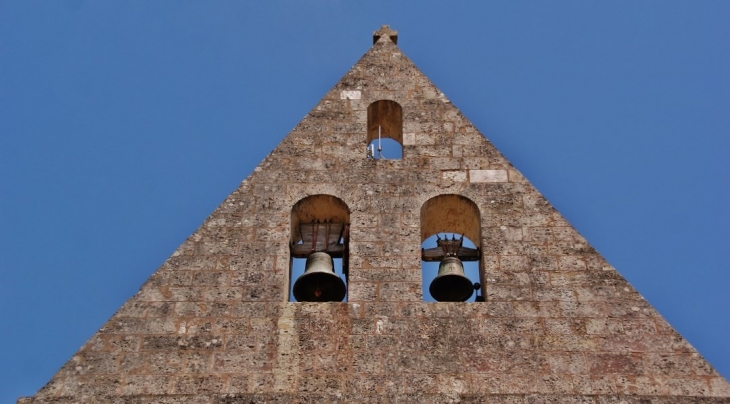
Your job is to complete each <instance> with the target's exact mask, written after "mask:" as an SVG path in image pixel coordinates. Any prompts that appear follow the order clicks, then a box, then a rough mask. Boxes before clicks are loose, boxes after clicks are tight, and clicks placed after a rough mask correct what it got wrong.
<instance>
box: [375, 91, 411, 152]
mask: <svg viewBox="0 0 730 404" xmlns="http://www.w3.org/2000/svg"><path fill="white" fill-rule="evenodd" d="M367 144H368V157H371V158H374V159H386V160H388V159H400V158H402V157H403V108H401V106H400V104H398V103H397V102H395V101H390V100H379V101H375V102H373V103H372V104H370V105H369V106H368V132H367Z"/></svg>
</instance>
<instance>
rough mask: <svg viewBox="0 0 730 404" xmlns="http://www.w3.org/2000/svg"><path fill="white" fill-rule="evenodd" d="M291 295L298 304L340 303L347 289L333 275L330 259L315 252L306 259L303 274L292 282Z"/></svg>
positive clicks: (332, 265) (332, 264) (335, 275)
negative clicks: (292, 294)
mask: <svg viewBox="0 0 730 404" xmlns="http://www.w3.org/2000/svg"><path fill="white" fill-rule="evenodd" d="M293 293H294V298H295V299H297V301H298V302H341V301H342V299H344V298H345V293H347V288H346V287H345V282H343V281H342V279H341V278H340V277H339V276H337V274H335V269H334V261H333V260H332V257H331V256H330V255H329V254H327V253H325V252H315V253H312V254H310V255H309V257H307V263H306V264H305V266H304V274H302V276H300V277H299V279H297V281H296V282H294V290H293Z"/></svg>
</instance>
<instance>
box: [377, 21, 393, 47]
mask: <svg viewBox="0 0 730 404" xmlns="http://www.w3.org/2000/svg"><path fill="white" fill-rule="evenodd" d="M381 37H387V38H390V40H391V41H393V43H394V44H398V31H395V30H392V29H390V26H389V25H383V26H382V27H380V29H379V30H377V31H375V32H373V45H375V44H376V43H377V42H378V41H379V40H380V38H381Z"/></svg>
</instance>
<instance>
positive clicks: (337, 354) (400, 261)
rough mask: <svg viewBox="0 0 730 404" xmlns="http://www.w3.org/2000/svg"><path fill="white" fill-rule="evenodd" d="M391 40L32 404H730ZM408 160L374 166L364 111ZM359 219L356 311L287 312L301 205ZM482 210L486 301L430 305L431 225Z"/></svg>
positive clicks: (721, 382)
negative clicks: (314, 198)
mask: <svg viewBox="0 0 730 404" xmlns="http://www.w3.org/2000/svg"><path fill="white" fill-rule="evenodd" d="M391 35H395V33H394V32H389V31H385V34H383V33H382V32H381V34H380V35H379V36H380V39H379V40H378V42H377V43H376V44H375V45H373V47H372V48H371V49H370V50H369V51H368V52H367V53H366V54H365V55H364V56H363V57H362V59H361V60H360V61H359V62H358V63H357V64H356V65H355V66H354V67H353V68H352V70H351V71H350V72H348V73H347V74H346V75H345V76H344V77H343V78H342V79H341V81H340V82H339V83H338V84H337V85H336V86H335V87H334V88H333V89H332V90H331V91H329V92H328V93H327V94H326V95H325V96H324V98H323V99H322V100H321V101H320V103H319V104H318V105H317V106H316V107H315V108H314V109H313V110H312V111H311V112H310V113H309V114H308V115H307V116H306V117H305V118H304V119H303V120H302V121H301V123H299V124H298V125H297V126H296V127H295V128H294V130H292V132H291V133H290V134H289V135H288V136H287V137H286V138H285V139H284V141H283V142H282V143H281V144H280V145H279V146H278V147H277V148H276V149H275V150H274V151H273V152H272V153H271V154H270V155H269V156H268V157H266V158H265V160H264V161H263V162H262V163H261V164H260V165H259V166H258V167H257V168H256V169H255V171H254V173H253V174H252V175H251V176H250V177H249V178H247V179H246V180H245V181H244V182H243V183H242V184H241V186H240V187H239V188H238V189H236V190H235V191H234V192H233V193H232V194H231V195H230V196H229V197H228V198H227V199H226V200H225V201H224V202H223V203H222V204H221V205H220V206H219V207H218V208H217V209H216V211H215V212H213V214H212V215H211V216H210V217H209V218H208V219H207V220H206V221H205V222H204V223H203V224H202V226H201V227H200V228H199V229H198V230H197V231H195V233H193V234H192V235H191V236H190V237H189V238H188V240H187V241H185V242H184V243H183V244H182V245H181V246H180V247H179V248H178V249H177V251H175V253H174V254H173V255H172V256H171V257H170V258H169V259H168V260H167V262H165V263H164V265H162V267H161V268H159V269H158V270H157V271H156V272H155V273H154V274H153V275H152V277H151V278H150V279H149V280H148V281H147V282H146V283H145V284H144V285H143V286H142V288H141V289H140V291H139V292H138V293H137V294H136V295H135V296H134V297H132V298H131V299H130V300H129V301H128V302H126V303H125V304H124V305H123V306H122V307H121V308H120V309H119V311H118V312H117V313H116V314H114V316H113V317H112V318H111V319H110V320H109V321H108V322H107V323H106V324H105V325H104V326H103V327H102V328H101V329H100V330H99V331H98V332H97V333H96V334H95V335H94V336H92V337H91V339H90V340H89V341H88V342H87V343H86V344H85V345H84V346H83V347H82V348H81V349H80V350H79V351H78V352H77V353H76V354H75V355H74V356H73V357H72V358H71V359H70V360H69V362H68V363H66V364H65V365H64V366H63V367H62V368H61V369H60V370H59V372H58V373H57V374H56V375H55V376H54V377H53V378H52V380H51V381H50V382H49V383H48V384H47V385H46V386H45V387H43V388H42V389H41V390H40V391H39V392H38V393H37V394H36V395H35V396H33V397H31V398H24V399H20V400H19V403H28V404H29V403H92V402H93V403H96V402H115V403H152V402H154V403H200V404H204V403H205V404H210V403H220V404H222V403H264V402H277V403H279V402H280V403H294V402H342V403H345V402H347V403H353V402H355V403H358V402H361V403H379V402H382V403H392V402H399V403H426V402H433V403H442V402H463V403H477V402H478V403H619V402H623V403H639V402H642V403H645V402H651V403H675V402H686V403H711V402H712V403H719V402H725V403H726V402H730V398H728V397H730V385H728V383H727V381H726V380H725V379H723V378H722V377H721V376H720V375H719V374H718V373H717V372H716V371H715V370H714V369H713V368H712V367H711V366H710V365H709V364H708V363H707V362H706V361H705V360H704V359H703V358H702V357H701V356H700V355H699V354H698V353H697V352H696V351H695V349H694V348H693V347H691V346H690V345H689V344H688V343H687V341H686V340H684V339H683V338H682V337H681V336H680V335H679V334H677V332H676V331H674V330H673V329H672V328H671V327H670V326H669V325H668V324H667V322H666V321H665V320H664V319H663V318H662V317H661V316H660V315H659V314H657V313H656V311H655V310H654V309H653V308H652V307H651V306H650V305H649V304H648V303H647V302H646V301H645V300H644V299H643V298H642V297H641V296H640V295H639V294H638V293H637V292H636V291H635V290H634V289H633V288H632V287H631V286H630V285H629V284H628V283H627V282H626V281H625V280H624V279H623V278H622V277H621V275H620V274H619V273H618V272H617V271H616V270H615V269H614V268H612V267H611V266H610V265H609V264H607V263H606V262H605V260H604V259H603V258H602V257H601V256H600V255H599V254H598V253H597V252H596V251H595V250H594V249H593V248H592V247H591V246H590V245H589V244H588V242H587V241H586V240H585V239H584V238H583V237H581V236H580V234H578V233H577V232H576V231H575V230H574V229H573V228H572V227H571V226H570V225H569V224H568V223H567V222H566V221H565V220H564V219H563V218H562V216H561V215H560V214H559V213H558V212H557V211H556V210H555V209H554V208H553V207H552V206H551V205H550V204H549V203H548V202H547V201H546V200H545V199H544V198H543V197H542V196H541V195H540V193H539V192H537V190H535V189H534V188H533V187H532V186H531V185H530V184H529V183H528V182H527V181H526V180H525V178H524V177H523V176H522V175H520V173H519V172H518V171H517V170H516V169H515V168H513V167H512V166H511V165H510V163H509V162H508V161H507V160H505V158H504V157H502V155H501V154H500V153H499V152H498V151H497V150H496V149H495V148H494V147H493V146H492V144H491V143H490V142H489V141H488V140H487V139H486V138H484V136H482V134H480V133H479V131H478V130H477V129H476V128H475V127H474V126H473V125H472V124H471V123H470V122H469V121H468V120H467V119H466V118H465V117H464V116H462V114H461V113H460V112H459V111H458V110H457V109H456V108H455V107H454V106H453V105H452V104H451V103H450V102H449V101H448V99H447V98H446V97H445V96H444V95H443V94H442V93H441V92H440V91H439V90H438V89H437V88H436V87H435V86H434V85H433V84H432V83H431V82H430V81H429V80H428V79H427V78H426V77H425V76H424V75H423V74H422V73H421V72H420V71H419V70H418V69H417V68H416V67H415V66H414V65H413V63H412V62H411V61H410V60H409V59H408V58H406V56H405V55H403V54H402V53H401V51H400V50H399V48H398V47H397V46H396V45H395V44H394V43H393V42H392V41H391V40H390V39H389V37H390V36H391ZM382 99H387V100H393V101H396V102H397V103H399V104H400V105H401V107H402V109H403V158H402V159H400V160H387V161H386V160H374V159H367V158H366V157H365V147H366V122H367V107H368V105H369V104H370V103H372V102H374V101H377V100H382ZM316 194H327V195H333V196H336V197H337V198H340V199H341V200H342V201H344V202H345V203H346V204H347V205H348V207H349V209H350V218H351V234H350V240H351V241H350V250H351V256H350V276H349V285H348V293H349V297H348V301H347V302H343V303H297V302H288V301H287V300H288V295H289V291H288V290H289V287H290V279H289V273H290V258H289V247H288V243H289V238H290V234H289V232H290V219H291V209H292V206H293V205H294V204H295V203H296V202H297V201H299V200H301V199H303V198H305V197H307V196H309V195H316ZM443 194H457V195H462V196H464V197H466V198H468V199H470V200H471V201H473V202H474V203H476V205H477V206H478V208H479V210H480V215H481V237H482V239H481V240H479V242H480V243H481V248H482V251H483V259H482V263H481V266H482V267H481V273H482V274H481V276H482V283H483V284H484V285H485V288H484V289H485V295H486V302H483V303H425V302H423V296H422V295H421V284H422V282H430V281H431V280H430V279H425V280H424V279H422V276H421V258H420V248H421V242H422V240H421V235H420V220H421V217H420V212H421V207H422V206H423V204H424V203H425V202H426V201H427V200H428V199H430V198H432V197H435V196H438V195H443Z"/></svg>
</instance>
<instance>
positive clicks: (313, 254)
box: [289, 195, 350, 302]
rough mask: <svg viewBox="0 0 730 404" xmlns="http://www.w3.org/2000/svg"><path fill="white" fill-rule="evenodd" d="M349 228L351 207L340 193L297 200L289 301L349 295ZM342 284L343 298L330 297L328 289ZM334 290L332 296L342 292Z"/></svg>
mask: <svg viewBox="0 0 730 404" xmlns="http://www.w3.org/2000/svg"><path fill="white" fill-rule="evenodd" d="M349 231H350V209H349V208H348V207H347V204H345V202H343V201H342V200H341V199H339V198H337V197H334V196H332V195H311V196H308V197H306V198H304V199H302V200H300V201H299V202H297V203H296V204H294V206H293V207H292V211H291V231H290V234H291V236H290V240H289V251H290V257H291V263H290V264H291V265H290V276H289V279H290V284H289V301H292V302H293V301H315V302H316V301H342V300H343V299H346V298H347V280H348V279H347V275H348V267H349V265H348V264H349V237H350V236H349ZM323 253H324V254H326V255H324V254H323ZM327 256H329V258H327ZM328 262H329V263H328ZM322 265H323V266H322ZM314 266H317V268H316V269H315V268H314ZM322 268H324V269H322ZM305 272H306V273H305ZM316 272H317V273H316ZM328 272H332V273H328ZM335 276H336V277H335ZM337 278H339V280H338V279H337ZM320 286H321V287H320ZM342 287H344V292H343V295H342V297H341V298H339V297H338V298H331V297H330V298H328V297H327V296H329V295H328V293H329V292H328V291H332V290H335V289H337V290H339V289H340V288H342ZM333 288H334V289H333ZM320 289H321V290H322V291H324V293H325V294H324V295H323V296H320V295H318V294H317V293H318V292H319V291H320ZM333 293H334V294H333V295H332V296H334V295H339V292H338V291H335V292H333ZM297 297H298V298H297Z"/></svg>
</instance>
